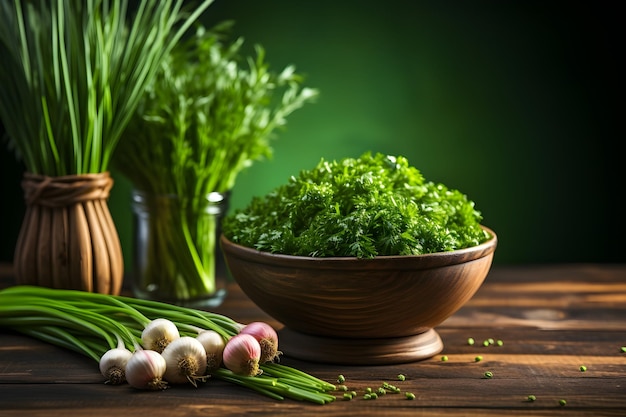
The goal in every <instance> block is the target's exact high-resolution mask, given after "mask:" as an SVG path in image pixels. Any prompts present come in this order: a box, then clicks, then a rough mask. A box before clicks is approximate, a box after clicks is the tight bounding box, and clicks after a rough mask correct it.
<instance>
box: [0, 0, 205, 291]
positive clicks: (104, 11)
mask: <svg viewBox="0 0 626 417" xmlns="http://www.w3.org/2000/svg"><path fill="white" fill-rule="evenodd" d="M211 2H212V0H203V1H199V2H197V3H193V8H191V7H189V8H188V7H187V6H191V4H189V5H185V7H183V0H162V1H152V0H140V1H134V2H129V1H127V0H29V1H26V0H7V1H0V60H1V61H0V118H2V123H3V125H4V127H5V129H6V132H7V136H8V146H9V147H10V148H11V149H12V150H14V151H15V153H16V156H17V158H19V159H21V160H22V161H23V162H24V165H25V167H26V172H25V173H24V177H23V181H22V188H23V190H24V198H25V201H26V213H25V216H24V220H23V223H22V226H21V229H20V233H19V237H18V241H17V242H16V248H15V256H14V265H13V266H14V271H15V275H16V278H17V283H18V284H30V285H39V286H47V287H55V288H70V289H79V290H84V291H93V292H100V293H110V294H117V293H119V292H120V289H121V286H122V279H123V269H124V267H123V265H124V263H123V259H122V251H121V245H120V242H119V239H118V235H117V230H116V228H115V225H114V223H113V220H112V218H111V215H110V213H109V209H108V205H107V201H108V197H109V190H110V189H111V187H112V186H113V181H112V178H111V176H110V175H109V172H108V167H109V163H110V162H111V157H112V154H113V151H114V149H115V148H116V146H117V145H118V142H119V140H120V138H121V136H122V132H123V131H124V129H125V128H126V126H127V124H128V122H129V121H130V118H131V115H132V114H133V113H134V112H135V109H136V108H137V106H138V104H139V101H140V98H141V95H142V94H143V93H144V90H145V88H146V86H147V85H149V84H150V83H151V82H152V80H153V79H154V77H155V75H156V74H157V72H158V70H159V69H160V65H161V62H162V61H163V59H164V58H165V57H167V56H168V54H169V51H170V50H171V49H172V47H173V46H174V45H175V44H176V43H177V42H178V41H179V40H180V39H181V38H182V36H183V34H184V33H185V32H186V31H187V29H188V28H189V27H191V25H192V23H193V22H194V21H195V20H196V19H197V18H198V17H199V16H200V15H201V14H202V13H203V12H204V10H206V9H207V7H208V6H209V5H210V4H211ZM129 3H130V4H129Z"/></svg>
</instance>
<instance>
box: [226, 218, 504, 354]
mask: <svg viewBox="0 0 626 417" xmlns="http://www.w3.org/2000/svg"><path fill="white" fill-rule="evenodd" d="M484 229H485V230H486V231H487V232H488V233H489V234H490V235H491V236H492V238H491V239H489V240H488V241H487V242H485V243H482V244H480V245H478V246H474V247H471V248H466V249H461V250H456V251H452V252H440V253H434V254H427V255H416V256H380V257H376V258H374V259H359V258H352V257H334V258H314V257H305V256H290V255H280V254H272V253H268V252H260V251H258V250H255V249H252V248H249V247H245V246H241V245H237V244H234V243H233V242H231V241H229V240H228V239H227V238H226V237H225V236H222V237H221V246H222V250H223V253H224V257H225V260H226V263H227V265H228V268H229V270H230V272H231V274H232V276H233V278H234V279H235V281H236V282H237V283H238V284H239V285H240V287H241V289H242V290H243V291H244V293H245V294H246V295H247V296H248V297H249V298H250V299H251V300H252V301H253V302H254V303H256V304H257V305H258V306H259V307H260V308H261V309H262V310H263V311H265V312H266V313H267V314H269V315H270V316H272V317H273V318H275V319H276V320H278V321H280V322H281V323H283V324H284V325H285V327H284V328H283V329H282V330H281V331H280V332H279V337H280V349H281V350H282V351H283V353H284V354H285V355H287V356H292V357H296V358H299V359H305V360H310V361H316V362H325V363H337V364H347V365H350V364H391V363H403V362H411V361H416V360H421V359H426V358H429V357H432V356H434V355H436V354H437V353H439V352H441V350H442V349H443V343H442V341H441V339H440V337H439V335H438V334H437V333H436V332H435V330H434V329H433V328H434V327H435V326H437V325H439V324H440V323H442V322H443V321H444V320H446V319H447V318H448V317H450V316H451V315H452V314H454V313H455V312H456V311H457V310H458V309H459V308H461V307H462V306H463V305H464V304H465V303H466V302H467V301H468V300H469V299H470V298H471V297H472V296H473V295H474V293H475V292H476V291H477V290H478V288H479V287H480V286H481V284H482V282H483V281H484V279H485V277H486V276H487V273H488V272H489V269H490V268H491V264H492V260H493V255H494V252H495V249H496V245H497V236H496V234H495V233H494V232H493V231H492V230H491V229H488V228H486V227H485V228H484Z"/></svg>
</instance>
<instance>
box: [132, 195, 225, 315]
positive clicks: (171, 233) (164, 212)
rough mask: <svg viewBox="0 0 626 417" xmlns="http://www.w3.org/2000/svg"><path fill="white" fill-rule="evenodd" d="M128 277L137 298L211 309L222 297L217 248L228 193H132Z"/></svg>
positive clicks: (222, 279)
mask: <svg viewBox="0 0 626 417" xmlns="http://www.w3.org/2000/svg"><path fill="white" fill-rule="evenodd" d="M132 206H133V238H134V245H133V249H134V254H133V264H134V265H133V269H134V272H133V276H132V289H133V293H134V295H135V296H136V297H138V298H143V299H149V300H156V301H163V302H168V303H172V304H178V305H182V306H185V307H193V308H212V307H216V306H218V305H220V304H221V303H222V301H223V300H224V297H225V296H226V284H227V281H228V279H227V278H228V277H227V274H228V272H227V268H226V265H225V262H224V257H223V254H222V251H221V248H220V245H219V236H220V234H221V220H222V218H223V216H224V215H225V214H226V211H227V209H228V193H225V194H222V193H210V194H208V195H207V196H204V197H202V198H193V199H183V198H179V197H178V196H175V195H150V194H147V193H144V192H141V191H138V190H133V192H132Z"/></svg>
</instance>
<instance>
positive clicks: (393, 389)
mask: <svg viewBox="0 0 626 417" xmlns="http://www.w3.org/2000/svg"><path fill="white" fill-rule="evenodd" d="M383 388H385V389H386V390H387V391H391V392H393V393H395V394H397V393H399V392H400V388H398V387H396V386H395V385H391V384H390V383H388V382H383Z"/></svg>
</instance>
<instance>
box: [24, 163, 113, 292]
mask: <svg viewBox="0 0 626 417" xmlns="http://www.w3.org/2000/svg"><path fill="white" fill-rule="evenodd" d="M112 187H113V179H112V178H111V176H110V175H109V173H108V172H103V173H97V174H80V175H66V176H58V177H49V176H44V175H37V174H32V173H28V172H27V173H25V174H24V177H23V180H22V189H23V190H24V199H25V201H26V213H25V216H24V221H23V223H22V226H21V229H20V233H19V236H18V240H17V244H16V247H15V256H14V268H15V275H16V278H17V283H18V284H23V285H39V286H44V287H50V288H63V289H77V290H83V291H88V292H98V293H102V294H116V295H117V294H119V293H120V291H121V287H122V281H123V273H124V262H123V256H122V250H121V245H120V241H119V237H118V234H117V229H116V228H115V224H114V223H113V219H112V218H111V214H110V211H109V207H108V203H107V201H108V198H109V192H110V190H111V188H112Z"/></svg>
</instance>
